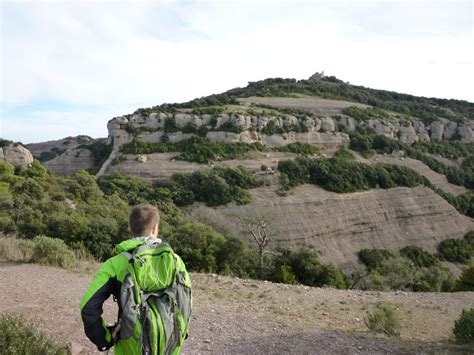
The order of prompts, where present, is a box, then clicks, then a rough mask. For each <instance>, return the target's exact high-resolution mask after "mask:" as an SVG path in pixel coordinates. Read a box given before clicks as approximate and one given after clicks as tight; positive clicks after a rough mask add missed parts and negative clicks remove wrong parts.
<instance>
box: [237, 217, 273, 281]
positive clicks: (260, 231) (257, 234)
mask: <svg viewBox="0 0 474 355" xmlns="http://www.w3.org/2000/svg"><path fill="white" fill-rule="evenodd" d="M238 218H239V220H240V223H241V224H242V226H243V227H244V228H245V230H246V231H247V232H248V233H250V235H251V236H252V238H253V240H254V241H255V243H256V244H257V247H258V255H259V257H260V259H259V273H260V277H263V264H264V257H265V254H272V252H270V251H268V250H266V249H267V247H268V244H269V243H270V241H271V240H272V239H273V237H274V235H273V233H272V231H271V228H270V227H269V225H268V220H269V218H268V216H264V215H258V214H255V215H254V216H248V217H242V216H239V217H238Z"/></svg>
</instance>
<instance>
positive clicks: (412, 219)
mask: <svg viewBox="0 0 474 355" xmlns="http://www.w3.org/2000/svg"><path fill="white" fill-rule="evenodd" d="M251 193H252V195H253V202H252V203H251V204H250V205H249V206H225V207H217V208H214V209H210V208H208V207H203V206H199V207H197V206H196V207H195V208H196V209H199V213H201V214H203V213H206V211H207V213H209V215H208V217H212V218H214V219H215V220H219V218H220V219H221V220H222V221H225V224H226V226H227V228H230V229H231V231H233V232H234V233H237V235H239V236H240V237H241V238H244V239H247V240H248V241H249V242H250V243H252V239H251V236H250V235H248V231H247V230H246V229H245V227H244V226H242V225H241V223H240V222H239V216H244V217H245V216H254V215H255V214H258V215H263V216H266V218H267V220H268V224H269V225H270V226H271V228H272V232H273V233H274V241H273V247H276V246H277V245H278V244H279V243H280V244H282V245H285V246H293V247H300V246H306V247H310V248H312V249H314V250H316V251H318V252H319V253H320V255H321V258H322V259H323V260H324V261H328V262H333V263H336V264H338V265H340V266H342V267H343V268H344V269H345V270H348V271H349V270H353V269H354V267H356V266H357V265H358V257H357V252H358V251H359V250H361V249H364V248H369V249H372V248H380V249H389V250H399V249H401V248H403V247H404V246H407V245H413V244H414V245H418V246H421V247H423V248H424V249H426V250H428V251H430V252H436V247H437V245H438V243H439V242H440V241H442V240H444V239H447V238H462V236H463V235H464V234H465V233H466V232H468V231H469V230H472V229H473V228H474V222H473V221H472V220H471V219H470V218H469V217H466V216H464V215H461V214H460V213H458V212H457V211H456V210H455V209H454V207H453V206H451V205H450V204H449V203H448V202H447V201H445V200H444V199H443V198H442V197H440V196H439V195H437V194H435V193H434V192H433V191H431V190H430V189H428V188H425V187H416V188H405V187H398V188H393V189H388V190H381V189H379V190H371V191H366V192H357V193H351V194H336V193H332V192H328V191H325V190H322V189H320V188H318V187H316V186H312V185H303V186H300V187H298V188H296V189H295V191H294V192H293V193H292V194H291V195H289V196H286V197H280V196H278V195H277V194H276V193H275V192H274V191H273V190H272V189H271V188H267V187H262V188H257V189H254V190H251ZM196 211H197V210H196ZM196 211H195V212H194V213H197V212H196Z"/></svg>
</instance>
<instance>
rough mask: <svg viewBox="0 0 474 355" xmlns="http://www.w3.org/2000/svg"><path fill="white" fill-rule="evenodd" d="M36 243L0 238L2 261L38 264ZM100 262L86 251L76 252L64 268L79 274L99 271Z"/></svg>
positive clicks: (0, 256)
mask: <svg viewBox="0 0 474 355" xmlns="http://www.w3.org/2000/svg"><path fill="white" fill-rule="evenodd" d="M34 250H35V242H34V241H33V240H30V239H20V238H16V237H0V260H3V261H13V262H20V263H36V261H35V259H34ZM98 267H99V262H98V261H97V260H96V259H94V257H93V256H92V255H91V254H89V253H88V252H86V251H84V250H74V256H73V257H72V260H71V263H69V264H68V265H67V267H64V268H65V269H68V270H70V271H74V272H79V273H93V272H95V271H97V269H98Z"/></svg>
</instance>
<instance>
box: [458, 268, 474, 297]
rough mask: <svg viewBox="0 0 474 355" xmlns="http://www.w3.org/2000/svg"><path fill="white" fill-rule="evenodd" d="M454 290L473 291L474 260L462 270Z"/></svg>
mask: <svg viewBox="0 0 474 355" xmlns="http://www.w3.org/2000/svg"><path fill="white" fill-rule="evenodd" d="M455 291H474V262H472V264H471V266H469V267H466V268H464V269H463V270H462V273H461V276H460V277H459V279H458V280H457V281H456V286H455Z"/></svg>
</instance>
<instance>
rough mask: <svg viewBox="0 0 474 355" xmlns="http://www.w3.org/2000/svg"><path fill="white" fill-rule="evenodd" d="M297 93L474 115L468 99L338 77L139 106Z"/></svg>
mask: <svg viewBox="0 0 474 355" xmlns="http://www.w3.org/2000/svg"><path fill="white" fill-rule="evenodd" d="M295 94H303V95H309V96H318V97H322V98H327V99H336V100H347V101H353V102H357V103H362V104H367V105H371V106H374V107H377V108H380V109H385V110H390V111H394V112H398V113H400V114H406V115H411V116H416V117H420V118H421V119H422V120H423V121H424V122H425V123H430V122H432V121H435V120H437V119H438V118H439V117H444V118H448V119H450V120H452V121H456V122H464V121H465V120H466V119H474V104H473V103H470V102H467V101H463V100H447V99H437V98H425V97H418V96H413V95H407V94H399V93H396V92H391V91H386V90H375V89H369V88H365V87H363V86H356V85H351V84H348V83H344V82H343V81H341V80H339V79H337V78H335V77H324V78H321V79H319V80H299V81H297V80H295V79H282V78H273V79H265V80H261V81H257V82H250V83H249V84H248V85H247V86H246V87H244V88H235V89H231V90H229V91H226V92H224V93H222V94H217V95H210V96H207V97H203V98H199V99H194V100H192V101H189V102H186V103H180V104H163V105H161V106H154V107H151V108H148V109H138V110H137V111H136V113H146V114H148V113H151V112H157V111H162V112H167V111H168V112H169V111H173V110H176V109H178V108H194V109H200V108H202V107H207V106H222V105H229V104H237V101H236V99H237V98H242V97H249V96H281V97H285V96H286V97H288V96H292V95H295Z"/></svg>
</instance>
